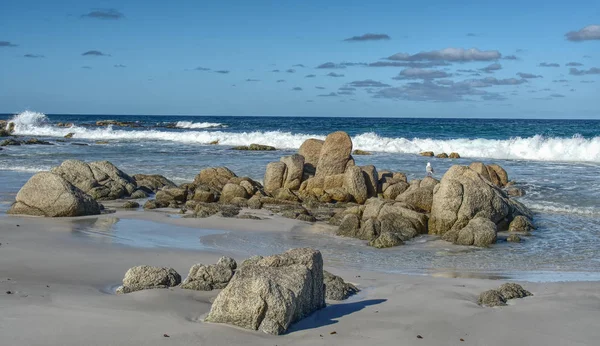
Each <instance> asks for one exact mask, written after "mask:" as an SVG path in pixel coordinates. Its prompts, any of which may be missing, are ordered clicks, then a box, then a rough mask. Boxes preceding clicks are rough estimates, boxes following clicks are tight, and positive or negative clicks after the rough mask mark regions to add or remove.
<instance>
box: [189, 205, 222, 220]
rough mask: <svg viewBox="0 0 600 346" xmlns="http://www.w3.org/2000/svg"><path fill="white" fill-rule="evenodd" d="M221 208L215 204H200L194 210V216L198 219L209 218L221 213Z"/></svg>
mask: <svg viewBox="0 0 600 346" xmlns="http://www.w3.org/2000/svg"><path fill="white" fill-rule="evenodd" d="M219 211H220V210H219V207H218V206H217V205H214V204H207V203H200V204H198V205H196V208H195V209H194V216H195V217H198V218H204V217H209V216H212V215H215V214H217V213H218V212H219Z"/></svg>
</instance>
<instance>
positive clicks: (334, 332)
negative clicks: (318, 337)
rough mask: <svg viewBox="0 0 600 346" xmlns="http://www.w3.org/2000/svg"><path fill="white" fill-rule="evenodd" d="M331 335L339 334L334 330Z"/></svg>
mask: <svg viewBox="0 0 600 346" xmlns="http://www.w3.org/2000/svg"><path fill="white" fill-rule="evenodd" d="M329 334H330V335H334V334H337V332H336V331H335V330H334V331H333V332H331V333H329Z"/></svg>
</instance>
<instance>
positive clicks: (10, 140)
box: [0, 138, 21, 147]
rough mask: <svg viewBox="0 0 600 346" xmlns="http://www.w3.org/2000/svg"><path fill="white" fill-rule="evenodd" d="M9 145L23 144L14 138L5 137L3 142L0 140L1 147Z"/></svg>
mask: <svg viewBox="0 0 600 346" xmlns="http://www.w3.org/2000/svg"><path fill="white" fill-rule="evenodd" d="M9 145H21V142H20V141H17V140H15V139H12V138H9V139H5V140H3V141H2V142H0V147H6V146H9Z"/></svg>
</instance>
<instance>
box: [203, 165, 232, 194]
mask: <svg viewBox="0 0 600 346" xmlns="http://www.w3.org/2000/svg"><path fill="white" fill-rule="evenodd" d="M233 177H236V175H235V173H233V172H232V171H231V170H230V169H229V168H227V167H209V168H205V169H203V170H201V171H200V173H198V175H197V176H196V177H195V178H194V184H196V185H207V186H210V187H213V188H215V189H218V190H221V189H223V186H225V184H227V183H228V182H229V179H231V178H233Z"/></svg>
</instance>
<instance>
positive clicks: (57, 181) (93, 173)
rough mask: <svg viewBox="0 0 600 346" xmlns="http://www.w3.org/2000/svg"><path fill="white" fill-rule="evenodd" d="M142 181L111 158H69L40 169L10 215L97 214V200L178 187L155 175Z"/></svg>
mask: <svg viewBox="0 0 600 346" xmlns="http://www.w3.org/2000/svg"><path fill="white" fill-rule="evenodd" d="M138 178H139V179H140V181H139V182H138V181H137V180H136V179H135V178H134V177H131V176H129V175H127V174H126V173H124V172H123V171H121V170H120V169H118V168H117V167H116V166H114V165H113V164H112V163H110V162H108V161H96V162H90V163H86V162H83V161H79V160H66V161H64V162H63V163H62V164H61V165H60V166H57V167H54V168H52V169H51V170H50V171H49V172H39V173H37V174H35V175H34V176H33V177H31V178H30V179H29V180H28V181H27V183H25V185H23V187H22V188H21V189H20V190H19V192H18V193H17V196H16V202H15V203H14V204H13V205H12V206H11V208H10V209H9V210H8V213H9V214H26V215H36V216H48V217H64V216H84V215H97V214H100V212H101V210H102V208H103V207H102V205H101V204H99V203H98V202H97V201H102V200H113V199H118V198H144V197H147V196H148V194H149V193H154V192H156V191H158V189H160V188H162V187H164V186H167V185H168V186H175V184H174V183H173V182H171V181H169V180H168V179H166V178H164V177H162V176H158V175H154V176H146V175H140V176H138Z"/></svg>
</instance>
